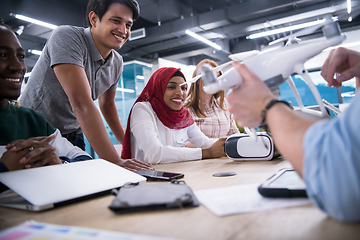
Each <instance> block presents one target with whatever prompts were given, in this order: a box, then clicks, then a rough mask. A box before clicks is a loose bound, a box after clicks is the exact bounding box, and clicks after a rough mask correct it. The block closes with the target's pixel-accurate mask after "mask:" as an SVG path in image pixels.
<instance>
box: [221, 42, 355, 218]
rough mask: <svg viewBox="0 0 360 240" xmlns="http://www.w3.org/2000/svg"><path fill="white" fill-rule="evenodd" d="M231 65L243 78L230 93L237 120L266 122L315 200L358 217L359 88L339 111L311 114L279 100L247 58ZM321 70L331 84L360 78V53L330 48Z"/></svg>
mask: <svg viewBox="0 0 360 240" xmlns="http://www.w3.org/2000/svg"><path fill="white" fill-rule="evenodd" d="M232 65H233V67H234V68H235V69H236V70H237V72H238V73H239V74H240V75H241V77H242V78H243V84H242V86H241V87H240V88H236V89H232V90H230V92H229V94H228V95H227V100H228V103H229V111H230V112H231V113H233V115H234V118H235V119H236V120H237V122H238V123H239V124H241V125H242V126H248V127H255V126H260V125H265V124H266V125H267V126H268V128H269V130H270V131H271V133H272V136H273V138H274V141H275V143H276V146H277V148H278V150H279V151H280V152H281V153H282V154H283V155H284V156H285V158H286V159H288V160H289V161H290V163H291V164H292V165H293V167H294V168H295V170H296V171H297V172H298V174H299V175H300V176H302V178H303V179H304V181H305V183H306V189H307V194H308V196H309V198H310V199H311V200H312V201H313V202H314V203H315V204H316V206H317V207H319V208H320V209H321V210H323V211H324V212H326V213H327V214H328V215H329V216H331V217H332V218H334V219H337V220H339V221H345V222H358V221H360V148H359V146H360V135H359V134H358V129H360V122H359V115H360V94H357V95H356V96H355V98H354V99H353V101H352V102H351V104H350V105H349V106H348V108H347V109H346V110H345V111H344V112H343V113H342V115H340V116H339V117H336V118H333V119H323V120H319V121H314V120H309V119H306V118H304V117H303V116H300V115H298V113H297V112H295V111H293V110H292V109H291V108H290V107H289V106H288V104H287V103H286V102H284V101H280V100H278V99H277V97H276V96H274V95H273V94H272V93H271V91H270V89H269V88H268V87H267V86H266V85H265V83H264V82H263V81H261V80H260V79H259V78H258V77H257V76H256V75H255V74H254V73H253V72H251V71H250V70H249V69H248V68H247V67H246V66H245V65H244V64H240V63H239V62H233V63H232ZM335 73H337V74H339V75H338V77H337V78H334V74H335ZM321 75H322V76H323V77H324V79H325V80H326V81H327V82H328V86H329V87H331V86H335V87H339V86H341V83H342V82H343V81H347V80H349V79H351V78H353V77H356V78H357V81H359V77H360V53H359V52H356V51H352V50H349V49H346V48H341V47H339V48H337V49H335V50H332V51H331V53H330V55H329V57H328V58H327V60H326V61H325V63H324V65H323V67H322V68H321Z"/></svg>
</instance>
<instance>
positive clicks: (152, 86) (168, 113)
mask: <svg viewBox="0 0 360 240" xmlns="http://www.w3.org/2000/svg"><path fill="white" fill-rule="evenodd" d="M178 72H179V73H180V74H181V76H182V77H183V78H184V80H185V81H186V79H185V76H184V74H183V73H182V72H181V71H180V69H179V68H171V67H166V68H160V69H158V70H157V71H156V72H154V73H153V75H152V76H151V77H150V79H149V81H148V83H147V84H146V86H145V88H144V90H143V91H142V92H141V94H140V96H139V97H138V98H137V99H136V101H135V103H137V102H150V104H151V107H152V109H153V110H154V112H155V113H156V116H157V117H158V118H159V120H160V121H161V122H162V123H163V124H164V125H165V126H166V127H168V128H170V129H183V128H186V127H188V126H190V125H192V124H193V123H194V120H193V118H192V117H191V115H190V113H189V111H188V110H187V109H186V108H185V107H184V106H183V107H182V108H181V109H180V110H177V111H176V110H172V109H171V108H169V107H168V106H167V105H166V103H165V102H164V93H165V90H166V86H167V84H168V82H169V80H170V79H171V78H172V77H173V76H174V74H175V73H177V74H178ZM135 103H134V105H135ZM134 105H133V107H134ZM131 113H132V108H131V110H130V114H129V118H128V123H127V127H126V131H125V137H124V142H123V145H122V152H121V158H123V159H129V158H131V145H130V119H131Z"/></svg>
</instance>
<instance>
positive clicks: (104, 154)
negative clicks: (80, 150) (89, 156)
mask: <svg viewBox="0 0 360 240" xmlns="http://www.w3.org/2000/svg"><path fill="white" fill-rule="evenodd" d="M73 110H74V113H75V116H76V118H77V120H78V122H79V124H80V127H81V129H82V130H83V132H84V134H85V136H86V138H87V140H88V141H89V143H90V145H91V146H92V147H93V148H94V150H95V152H96V153H97V154H98V156H99V157H100V158H103V159H106V160H108V161H110V162H114V163H115V162H118V161H119V160H120V157H119V155H118V154H117V152H116V150H115V148H114V146H113V144H112V143H111V141H110V138H109V136H108V135H107V132H106V129H105V126H104V123H103V121H102V119H101V116H100V113H99V111H98V109H97V108H96V106H95V104H94V103H93V102H91V103H88V104H84V105H82V106H81V107H80V106H79V107H76V106H75V107H73ZM89 116H91V117H89Z"/></svg>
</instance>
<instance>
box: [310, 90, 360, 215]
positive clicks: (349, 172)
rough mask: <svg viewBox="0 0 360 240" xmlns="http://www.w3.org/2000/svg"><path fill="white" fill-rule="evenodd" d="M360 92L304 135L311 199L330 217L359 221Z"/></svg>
mask: <svg viewBox="0 0 360 240" xmlns="http://www.w3.org/2000/svg"><path fill="white" fill-rule="evenodd" d="M359 130H360V94H358V95H357V96H355V98H354V99H353V101H352V102H351V104H350V105H349V106H348V108H347V109H346V110H345V111H344V112H343V113H342V114H341V115H340V116H339V117H336V118H334V119H332V120H322V121H319V122H317V123H315V124H314V125H312V126H311V127H310V128H309V129H308V130H307V132H306V133H305V137H304V142H303V145H304V151H305V155H304V174H303V175H304V180H305V183H306V186H307V193H308V196H309V198H310V199H311V200H312V201H313V202H314V203H315V204H316V205H317V206H318V207H319V208H320V209H321V210H323V211H325V212H326V213H327V214H328V215H330V216H331V217H333V218H335V219H337V220H340V221H347V222H356V221H360V132H359Z"/></svg>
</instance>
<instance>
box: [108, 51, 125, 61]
mask: <svg viewBox="0 0 360 240" xmlns="http://www.w3.org/2000/svg"><path fill="white" fill-rule="evenodd" d="M111 52H112V54H113V61H116V62H120V63H121V64H122V63H123V57H122V56H121V55H120V53H118V52H117V51H115V50H114V49H112V50H111Z"/></svg>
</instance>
